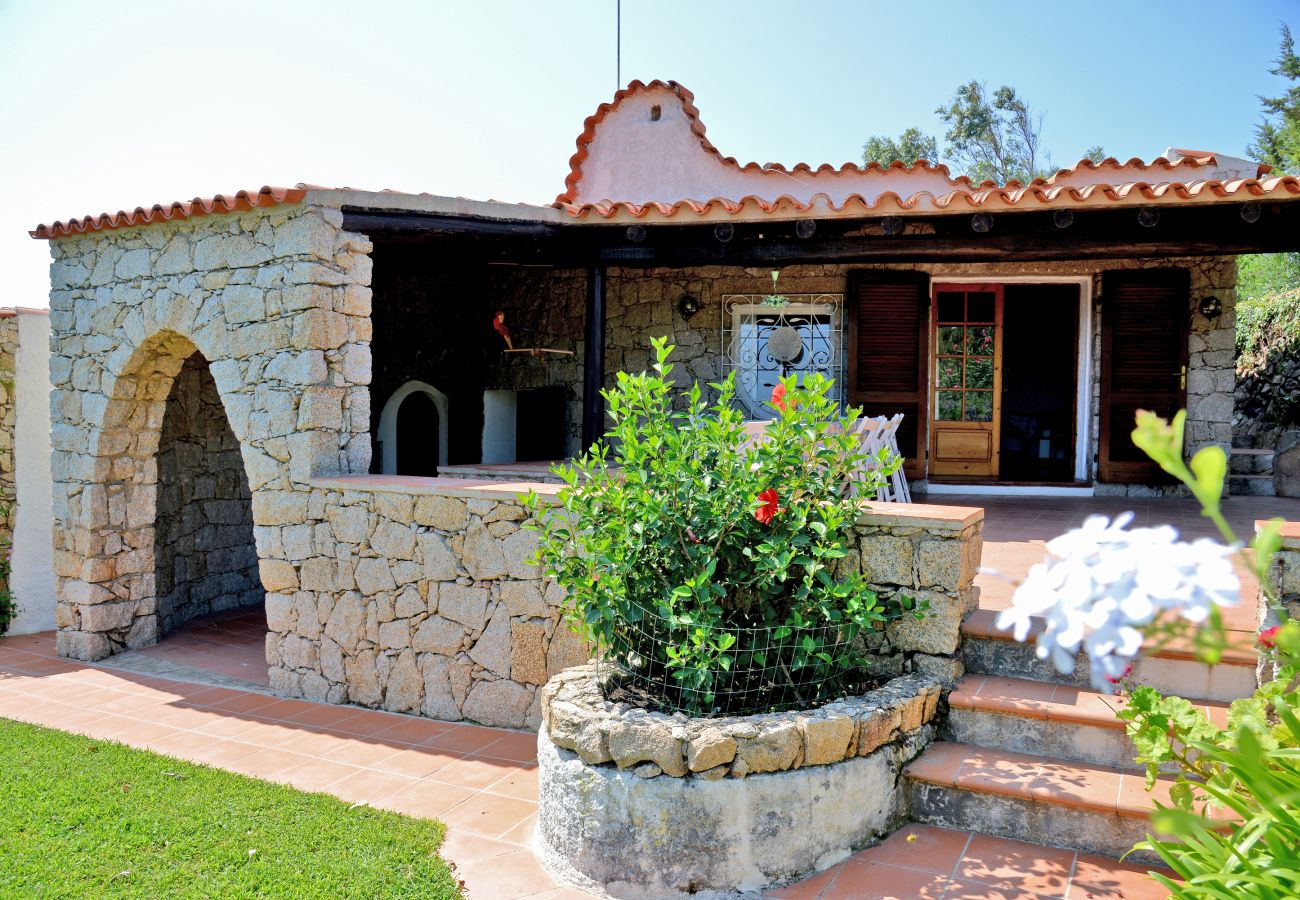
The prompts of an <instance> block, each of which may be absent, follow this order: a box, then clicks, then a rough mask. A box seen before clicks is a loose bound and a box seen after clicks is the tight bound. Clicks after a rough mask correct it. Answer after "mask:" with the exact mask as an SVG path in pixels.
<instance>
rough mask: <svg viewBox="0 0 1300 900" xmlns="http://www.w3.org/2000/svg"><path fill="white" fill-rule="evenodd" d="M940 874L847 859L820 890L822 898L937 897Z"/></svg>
mask: <svg viewBox="0 0 1300 900" xmlns="http://www.w3.org/2000/svg"><path fill="white" fill-rule="evenodd" d="M947 886H948V879H947V878H946V877H944V876H943V875H935V874H933V873H930V872H921V871H918V870H916V869H902V868H899V867H897V866H888V865H885V864H884V863H878V862H865V861H860V860H855V859H850V860H848V861H847V862H845V863H844V866H843V868H841V869H840V873H839V875H837V876H836V877H835V880H834V881H832V882H831V884H830V886H829V887H828V888H826V890H825V891H823V892H822V895H821V896H822V897H823V898H824V900H939V898H940V897H942V896H943V892H944V890H945V889H946V888H947Z"/></svg>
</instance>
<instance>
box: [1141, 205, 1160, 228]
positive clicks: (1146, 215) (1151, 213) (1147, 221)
mask: <svg viewBox="0 0 1300 900" xmlns="http://www.w3.org/2000/svg"><path fill="white" fill-rule="evenodd" d="M1159 221H1160V210H1158V209H1156V208H1155V207H1154V206H1144V207H1142V208H1141V209H1139V210H1138V224H1139V225H1141V226H1142V227H1143V228H1155V227H1156V223H1157V222H1159Z"/></svg>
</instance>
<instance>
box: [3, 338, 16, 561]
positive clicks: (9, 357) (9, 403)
mask: <svg viewBox="0 0 1300 900" xmlns="http://www.w3.org/2000/svg"><path fill="white" fill-rule="evenodd" d="M17 359H18V317H17V316H16V315H13V314H12V313H11V314H8V315H5V314H3V313H0V548H8V546H9V543H10V541H11V540H12V538H13V533H14V521H15V519H16V518H17V513H18V508H17V505H16V504H15V502H14V500H15V497H16V494H17V492H16V490H15V487H16V481H15V478H16V476H15V473H14V429H15V426H16V424H17V402H16V401H17V390H16V384H15V378H16V376H17ZM3 552H7V549H6V550H4V551H3Z"/></svg>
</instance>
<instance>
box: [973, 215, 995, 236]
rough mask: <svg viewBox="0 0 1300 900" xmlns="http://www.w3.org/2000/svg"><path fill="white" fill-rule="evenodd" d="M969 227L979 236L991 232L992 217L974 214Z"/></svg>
mask: <svg viewBox="0 0 1300 900" xmlns="http://www.w3.org/2000/svg"><path fill="white" fill-rule="evenodd" d="M970 227H971V228H974V229H975V230H976V231H978V232H979V233H980V234H987V233H988V232H990V231H992V230H993V216H992V215H991V214H989V213H976V214H975V215H974V216H972V217H971V220H970Z"/></svg>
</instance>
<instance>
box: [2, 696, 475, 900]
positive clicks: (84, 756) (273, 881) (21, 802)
mask: <svg viewBox="0 0 1300 900" xmlns="http://www.w3.org/2000/svg"><path fill="white" fill-rule="evenodd" d="M443 831H444V826H443V825H442V824H441V823H439V822H432V821H425V820H419V819H409V818H406V817H405V816H400V815H398V814H396V813H390V812H383V811H380V810H375V809H370V808H369V807H365V806H360V807H357V808H355V809H352V808H349V805H348V804H347V803H344V802H343V801H341V800H336V799H334V798H333V797H327V796H324V795H322V794H304V793H302V792H301V791H296V790H294V789H293V788H288V787H282V786H280V785H274V784H267V783H265V782H261V781H257V780H255V779H252V778H245V777H243V776H241V775H233V774H231V773H229V772H223V771H220V770H218V769H211V768H208V767H206V766H198V765H192V764H190V763H185V762H181V761H179V760H174V759H170V758H168V757H165V756H159V755H157V754H155V753H147V752H144V751H141V750H132V749H131V748H129V747H124V746H122V745H120V744H114V743H109V742H105V741H96V740H91V739H90V738H85V737H80V736H78V735H73V734H65V733H63V732H60V731H51V730H49V729H45V728H36V727H33V726H29V725H23V724H20V723H18V722H13V721H10V720H7V719H0V897H3V898H9V897H24V898H26V897H95V898H98V897H141V898H149V900H155V898H172V897H213V898H222V900H225V898H236V897H292V898H309V897H320V898H331V900H333V898H340V897H346V898H354V897H356V898H377V897H403V898H405V897H419V898H442V897H459V896H460V891H459V889H458V887H457V881H456V878H455V877H454V876H453V875H452V873H451V871H450V870H449V869H448V867H447V864H446V863H445V862H443V861H442V859H440V858H439V857H438V855H437V853H436V852H435V851H436V850H437V847H438V845H439V843H441V841H442V835H443Z"/></svg>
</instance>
